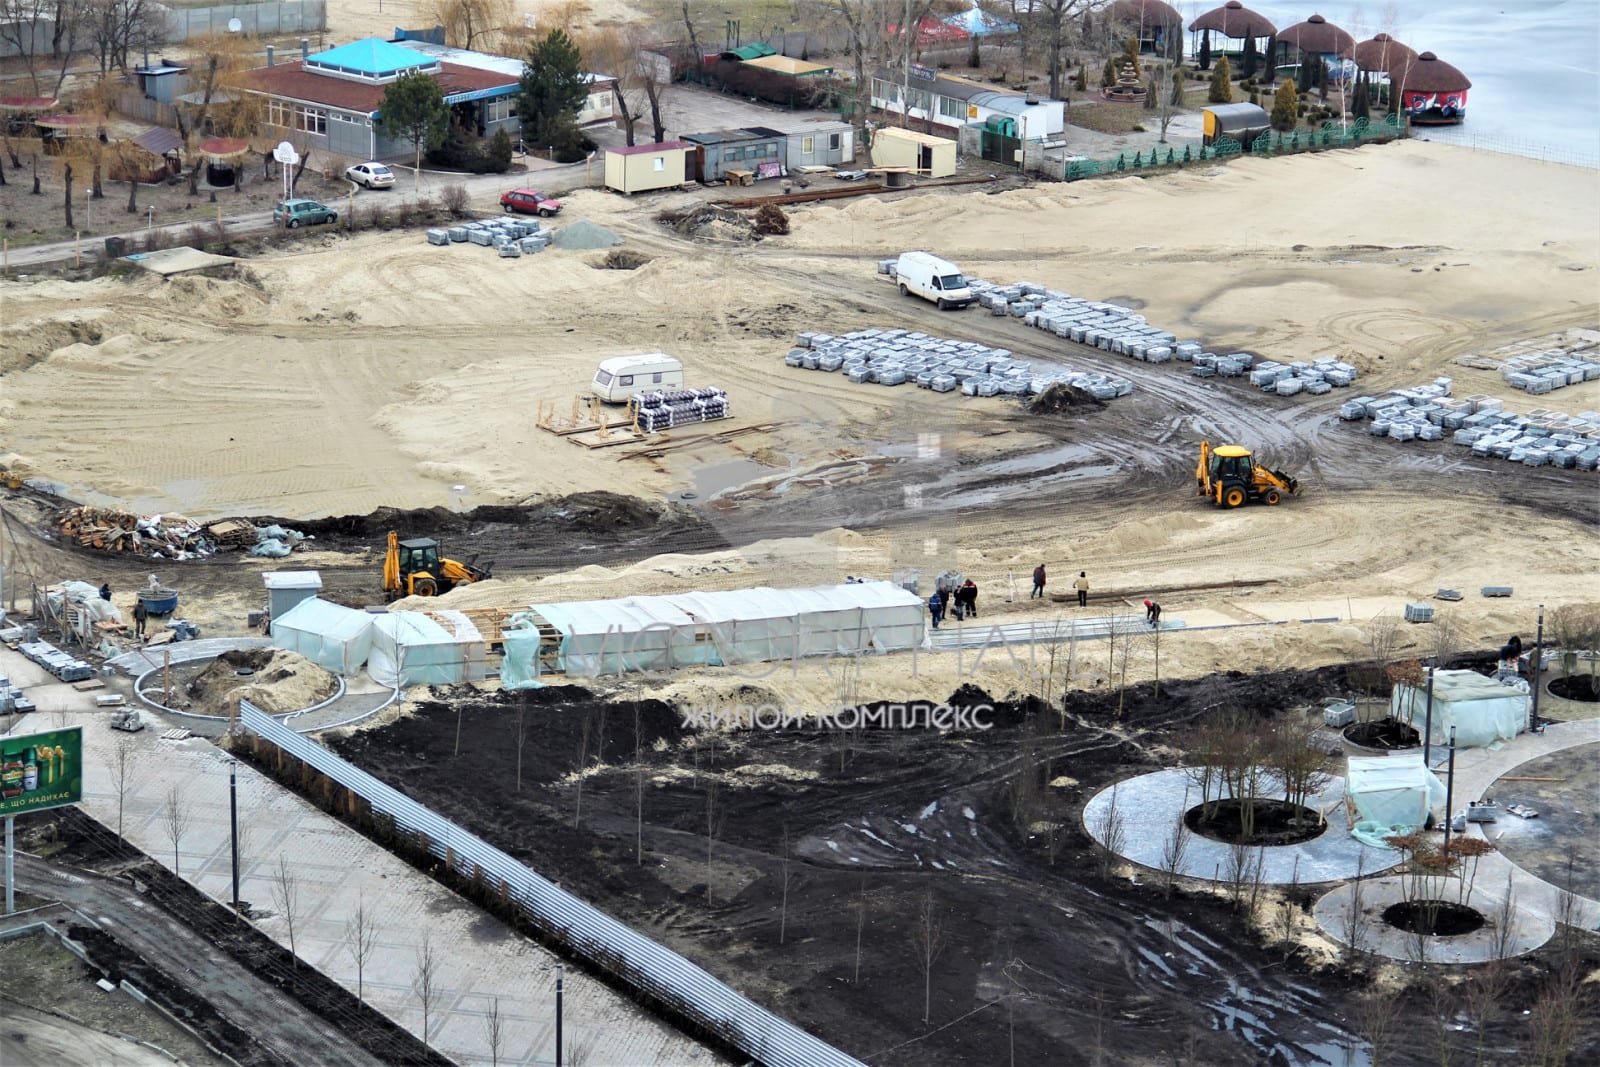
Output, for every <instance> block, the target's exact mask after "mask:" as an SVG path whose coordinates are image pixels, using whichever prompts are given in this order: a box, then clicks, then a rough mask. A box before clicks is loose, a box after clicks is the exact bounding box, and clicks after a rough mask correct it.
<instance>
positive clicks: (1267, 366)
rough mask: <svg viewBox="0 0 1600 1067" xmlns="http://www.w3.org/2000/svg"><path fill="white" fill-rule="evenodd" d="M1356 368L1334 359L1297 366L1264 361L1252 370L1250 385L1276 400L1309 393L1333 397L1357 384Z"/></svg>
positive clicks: (1297, 364) (1300, 363)
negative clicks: (1337, 392) (1343, 389)
mask: <svg viewBox="0 0 1600 1067" xmlns="http://www.w3.org/2000/svg"><path fill="white" fill-rule="evenodd" d="M1357 373H1358V372H1357V371H1356V368H1355V367H1354V366H1352V365H1350V364H1349V363H1345V362H1344V361H1343V360H1337V359H1334V358H1333V357H1331V356H1327V357H1324V358H1322V359H1316V360H1312V361H1311V362H1310V363H1306V362H1302V361H1299V360H1296V361H1295V362H1293V363H1276V362H1274V361H1272V360H1270V359H1264V360H1262V361H1261V362H1260V363H1257V364H1256V365H1255V366H1254V367H1252V368H1251V370H1250V384H1251V385H1254V386H1258V387H1260V389H1261V391H1262V392H1264V393H1271V394H1273V395H1274V396H1294V395H1295V394H1296V393H1299V392H1302V391H1304V392H1307V393H1310V394H1312V395H1313V396H1317V395H1321V394H1322V393H1331V392H1332V391H1333V389H1334V387H1335V386H1338V387H1340V388H1344V387H1346V386H1348V385H1349V384H1350V383H1351V382H1353V381H1355V380H1356V376H1357Z"/></svg>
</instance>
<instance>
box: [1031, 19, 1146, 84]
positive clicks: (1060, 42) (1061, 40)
mask: <svg viewBox="0 0 1600 1067" xmlns="http://www.w3.org/2000/svg"><path fill="white" fill-rule="evenodd" d="M1088 6H1089V5H1088V2H1087V0H1036V6H1034V8H1033V13H1034V18H1035V20H1037V21H1038V22H1039V23H1041V24H1042V27H1041V28H1042V29H1043V30H1044V35H1045V66H1046V69H1047V71H1048V72H1049V81H1050V95H1051V96H1052V97H1054V98H1055V99H1057V100H1059V99H1061V92H1062V84H1061V79H1062V71H1063V69H1064V67H1065V63H1064V61H1065V59H1066V49H1067V27H1068V26H1069V25H1071V23H1072V20H1073V19H1074V18H1075V17H1076V16H1077V15H1078V13H1079V12H1080V11H1083V10H1085V9H1086V8H1087V7H1088ZM1137 47H1138V46H1137V44H1135V48H1137Z"/></svg>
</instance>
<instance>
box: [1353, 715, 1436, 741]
mask: <svg viewBox="0 0 1600 1067" xmlns="http://www.w3.org/2000/svg"><path fill="white" fill-rule="evenodd" d="M1344 739H1345V740H1346V741H1348V742H1350V743H1351V744H1352V745H1360V746H1361V747H1362V748H1416V747H1417V746H1418V745H1420V744H1422V734H1421V733H1420V732H1418V730H1417V729H1416V727H1414V726H1410V725H1408V724H1406V723H1403V722H1401V721H1399V720H1398V719H1394V718H1389V717H1387V716H1386V717H1384V718H1382V719H1373V720H1372V721H1371V722H1353V723H1351V724H1350V725H1349V726H1346V727H1345V728H1344Z"/></svg>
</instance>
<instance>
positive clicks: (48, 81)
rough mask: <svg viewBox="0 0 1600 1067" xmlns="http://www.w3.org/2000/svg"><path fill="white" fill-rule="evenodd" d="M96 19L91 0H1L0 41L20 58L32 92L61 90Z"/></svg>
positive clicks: (53, 93) (56, 93) (46, 93)
mask: <svg viewBox="0 0 1600 1067" xmlns="http://www.w3.org/2000/svg"><path fill="white" fill-rule="evenodd" d="M93 22H94V14H93V9H92V7H91V3H90V0H48V2H43V0H0V44H4V45H6V46H7V48H6V52H7V53H8V54H10V55H13V56H16V57H17V58H18V59H19V60H20V61H21V64H22V67H23V69H24V70H26V71H27V74H28V80H29V82H30V83H31V85H32V92H31V95H33V96H52V97H54V96H59V95H60V94H61V86H62V85H63V84H64V83H65V82H66V80H67V73H68V71H69V70H70V69H71V66H72V57H73V56H75V55H77V54H78V53H79V50H80V49H81V48H82V47H83V46H84V45H85V44H86V43H87V42H88V40H89V37H90V32H89V31H90V27H91V26H92V25H93ZM46 26H51V27H53V29H52V30H47V29H46Z"/></svg>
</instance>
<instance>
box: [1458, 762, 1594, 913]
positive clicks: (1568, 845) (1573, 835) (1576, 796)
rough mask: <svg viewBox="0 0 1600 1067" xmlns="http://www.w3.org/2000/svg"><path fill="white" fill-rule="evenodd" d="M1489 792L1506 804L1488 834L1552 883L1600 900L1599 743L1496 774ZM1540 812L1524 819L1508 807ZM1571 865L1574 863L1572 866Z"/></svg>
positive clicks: (1529, 869) (1521, 863)
mask: <svg viewBox="0 0 1600 1067" xmlns="http://www.w3.org/2000/svg"><path fill="white" fill-rule="evenodd" d="M1489 795H1490V796H1492V797H1493V798H1494V800H1495V802H1496V803H1497V804H1498V805H1499V806H1500V808H1501V809H1502V810H1501V812H1500V816H1499V818H1498V819H1497V820H1496V821H1495V822H1494V823H1493V824H1492V825H1490V826H1485V827H1483V831H1484V836H1485V837H1486V838H1488V839H1489V840H1491V841H1493V842H1494V844H1495V847H1496V848H1498V849H1499V850H1500V852H1501V853H1502V854H1503V855H1504V856H1505V857H1506V858H1507V859H1509V860H1510V861H1511V862H1512V863H1515V864H1516V865H1517V866H1518V867H1521V868H1522V869H1523V870H1525V871H1527V872H1529V873H1530V874H1533V875H1534V876H1536V877H1538V878H1542V879H1544V880H1545V881H1546V882H1549V883H1550V884H1551V885H1554V886H1560V887H1566V885H1567V879H1568V875H1569V873H1570V875H1571V879H1572V889H1573V891H1574V892H1576V893H1578V894H1579V895H1580V896H1585V897H1588V898H1589V899H1591V900H1600V802H1597V801H1596V798H1597V797H1600V744H1589V745H1579V746H1578V747H1576V748H1569V749H1565V750H1563V751H1561V752H1552V753H1550V754H1549V755H1547V756H1539V757H1537V758H1536V759H1531V760H1529V761H1528V762H1527V763H1523V764H1520V765H1519V766H1517V767H1515V768H1513V769H1512V771H1511V772H1510V773H1509V774H1507V775H1504V776H1502V777H1500V778H1498V779H1496V781H1495V783H1494V785H1493V786H1492V787H1490V789H1489ZM1512 805H1519V806H1521V807H1524V808H1529V809H1532V810H1533V811H1536V812H1538V813H1539V816H1538V818H1535V819H1520V818H1518V817H1517V816H1515V815H1513V814H1511V813H1510V812H1509V811H1506V810H1504V809H1506V808H1509V807H1511V806H1512ZM1569 865H1570V866H1569Z"/></svg>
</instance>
